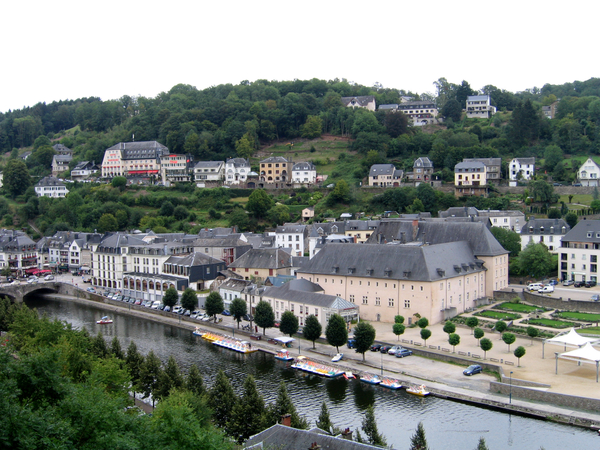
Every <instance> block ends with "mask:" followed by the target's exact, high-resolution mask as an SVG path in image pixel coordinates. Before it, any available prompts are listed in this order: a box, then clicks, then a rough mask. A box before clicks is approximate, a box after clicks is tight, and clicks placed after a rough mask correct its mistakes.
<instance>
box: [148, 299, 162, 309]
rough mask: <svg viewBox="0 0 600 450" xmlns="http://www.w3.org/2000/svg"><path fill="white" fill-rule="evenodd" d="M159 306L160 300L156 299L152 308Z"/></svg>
mask: <svg viewBox="0 0 600 450" xmlns="http://www.w3.org/2000/svg"><path fill="white" fill-rule="evenodd" d="M159 306H160V300H155V301H154V302H153V303H152V306H151V307H150V308H152V309H158V307H159Z"/></svg>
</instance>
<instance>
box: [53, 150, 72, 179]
mask: <svg viewBox="0 0 600 450" xmlns="http://www.w3.org/2000/svg"><path fill="white" fill-rule="evenodd" d="M52 149H53V150H54V152H55V155H54V156H53V157H52V176H54V177H57V176H58V175H60V174H61V173H63V172H66V171H67V170H69V163H70V162H71V161H72V160H73V150H71V149H70V148H68V147H66V146H64V145H63V144H55V145H53V146H52Z"/></svg>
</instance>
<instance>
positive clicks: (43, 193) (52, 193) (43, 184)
mask: <svg viewBox="0 0 600 450" xmlns="http://www.w3.org/2000/svg"><path fill="white" fill-rule="evenodd" d="M68 192H69V191H67V187H66V186H65V184H64V183H63V182H62V181H60V180H59V179H58V178H56V177H44V178H42V179H41V180H40V181H39V183H38V184H36V185H35V193H36V194H37V196H38V197H51V198H63V197H66V195H67V194H68Z"/></svg>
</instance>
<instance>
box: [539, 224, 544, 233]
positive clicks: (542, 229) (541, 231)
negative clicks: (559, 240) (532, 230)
mask: <svg viewBox="0 0 600 450" xmlns="http://www.w3.org/2000/svg"><path fill="white" fill-rule="evenodd" d="M540 234H544V227H543V226H542V227H540Z"/></svg>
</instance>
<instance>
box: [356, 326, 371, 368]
mask: <svg viewBox="0 0 600 450" xmlns="http://www.w3.org/2000/svg"><path fill="white" fill-rule="evenodd" d="M354 341H355V346H356V351H357V352H358V353H361V354H362V357H363V361H364V360H365V352H366V351H367V350H369V349H370V348H371V345H373V342H375V328H373V325H371V324H370V323H369V322H365V321H363V320H361V321H360V322H359V323H358V325H356V326H355V327H354Z"/></svg>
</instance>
